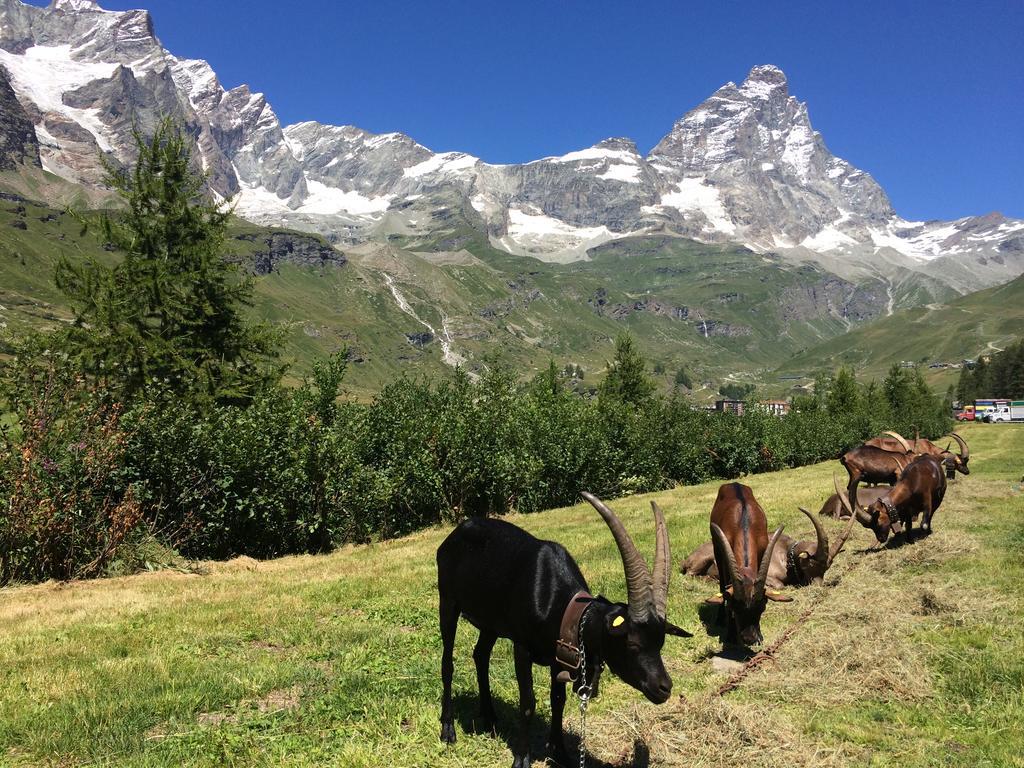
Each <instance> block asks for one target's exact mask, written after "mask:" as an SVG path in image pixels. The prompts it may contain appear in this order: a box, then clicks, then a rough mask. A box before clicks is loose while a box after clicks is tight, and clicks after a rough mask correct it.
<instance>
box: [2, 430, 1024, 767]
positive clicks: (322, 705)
mask: <svg viewBox="0 0 1024 768" xmlns="http://www.w3.org/2000/svg"><path fill="white" fill-rule="evenodd" d="M966 437H967V439H968V440H969V441H970V442H971V446H972V462H971V464H972V474H971V475H970V477H968V478H966V479H962V480H961V481H959V482H958V483H957V484H955V485H954V486H952V487H951V488H950V491H949V494H948V496H947V499H946V501H945V503H944V504H943V506H942V508H941V509H940V510H939V512H938V513H937V514H936V518H935V529H936V532H935V534H933V535H932V536H930V537H928V538H926V539H924V540H923V541H921V542H919V543H916V544H914V545H912V546H909V547H899V548H890V549H885V550H881V551H866V548H867V547H869V546H870V545H871V544H872V542H873V538H872V537H871V535H870V534H869V533H868V532H867V531H864V530H862V529H859V528H858V529H857V530H856V533H855V537H854V539H853V540H852V541H851V544H850V546H849V547H848V551H847V552H846V553H844V554H843V555H842V556H841V558H840V560H839V561H837V565H836V568H835V570H834V572H833V574H832V576H831V578H830V579H828V580H827V582H828V583H827V584H826V586H825V587H821V588H810V589H806V590H801V591H800V592H799V593H798V594H797V595H796V601H795V602H793V603H790V604H772V605H770V606H769V608H768V610H767V612H766V615H765V621H764V622H763V628H764V630H765V636H766V642H767V643H770V642H771V641H772V640H773V639H774V638H775V637H777V636H778V635H779V634H780V633H781V632H782V631H784V630H785V628H786V627H788V626H789V625H790V624H791V623H792V622H794V621H795V620H796V619H797V617H798V616H799V615H800V614H801V613H803V611H804V610H805V609H806V608H807V607H808V606H809V605H811V604H814V605H815V606H816V607H815V611H814V613H813V614H812V616H811V618H810V619H809V620H808V621H807V623H806V624H805V625H803V626H802V627H801V628H800V629H799V630H798V631H797V632H796V633H795V634H794V636H793V638H792V639H791V640H790V641H789V642H788V643H787V644H786V645H785V646H784V647H783V649H782V650H781V651H780V653H779V655H778V657H777V658H776V659H775V660H774V661H773V662H772V663H769V664H767V665H765V666H763V667H762V668H760V669H759V670H758V671H756V672H754V673H752V674H751V676H750V677H749V678H747V680H746V681H745V682H744V683H743V685H742V686H741V687H740V688H739V689H738V690H737V691H734V692H733V693H730V694H728V695H727V696H725V697H724V698H718V697H715V696H714V695H713V692H714V691H715V690H716V689H717V688H718V686H719V685H720V683H721V682H722V679H723V678H722V677H721V676H720V675H719V674H717V673H715V672H714V671H713V670H712V668H711V664H710V662H709V656H710V655H711V654H712V653H713V652H714V651H715V650H717V648H718V641H717V640H716V639H715V638H712V637H709V636H708V635H707V634H706V633H705V632H704V631H703V630H702V628H701V625H700V619H699V607H700V604H701V601H702V599H703V598H704V597H705V596H707V595H708V594H709V591H710V589H709V584H708V583H707V582H702V581H696V580H691V579H688V578H686V577H682V576H680V575H679V574H678V573H677V572H676V573H674V574H673V581H672V586H671V589H670V595H669V598H670V599H669V616H670V617H671V618H672V619H673V620H674V621H675V622H676V623H679V624H680V625H682V626H684V627H688V628H690V629H692V630H695V631H696V634H697V636H696V637H695V638H694V639H693V640H678V639H673V638H669V639H668V641H667V644H666V647H665V657H666V663H667V666H668V668H669V671H670V672H671V674H672V675H673V678H674V680H675V691H674V695H673V698H672V700H670V702H669V703H667V704H665V705H663V706H662V707H655V706H653V705H651V704H648V703H646V702H645V701H643V700H642V699H641V697H640V696H639V695H638V694H636V692H634V691H632V689H629V688H628V687H627V686H625V685H624V684H622V683H621V682H619V681H617V680H614V678H612V677H611V676H610V675H609V676H608V678H607V679H606V680H605V684H604V685H602V696H601V698H600V699H599V700H598V701H596V702H595V703H594V704H593V705H592V707H591V710H590V716H589V728H588V734H587V737H588V745H589V750H590V753H591V757H592V759H593V761H594V762H592V763H591V764H592V765H593V764H597V765H600V764H601V763H602V762H603V763H604V764H607V765H646V764H650V765H680V766H682V765H687V766H690V765H720V764H726V763H728V764H732V763H734V762H736V761H737V760H754V761H756V762H757V764H759V765H778V766H783V765H785V766H794V765H797V766H798V765H810V764H815V765H850V764H856V765H864V764H870V765H886V766H887V765H893V766H896V765H900V766H930V765H964V766H967V765H970V766H978V765H991V766H1003V765H1019V764H1021V762H1020V761H1021V758H1020V755H1021V754H1024V737H1022V736H1021V734H1020V733H1019V731H1018V730H1017V729H1016V728H1015V724H1016V723H1019V722H1020V721H1021V719H1022V717H1024V632H1022V630H1024V603H1022V600H1021V598H1020V590H1019V585H1020V583H1021V578H1022V577H1024V565H1022V562H1021V559H1020V556H1019V552H1020V547H1021V545H1022V544H1024V518H1022V514H1024V498H1022V494H1021V490H1020V479H1021V473H1022V471H1024V467H1022V465H1021V459H1020V457H1021V455H1024V429H1022V428H1019V427H1016V426H1005V427H1004V426H995V427H986V426H984V425H978V426H973V427H969V428H968V429H967V430H966ZM836 468H838V465H835V464H834V463H832V462H830V463H825V464H820V465H816V466H812V467H805V468H801V469H796V470H788V471H783V472H776V473H770V474H764V475H757V476H754V477H751V478H749V479H748V482H749V483H750V484H751V485H752V487H753V488H754V490H755V493H756V494H757V496H758V498H759V499H760V500H761V502H762V504H763V505H764V507H765V508H766V510H768V514H769V522H770V523H772V524H774V523H775V522H776V521H780V522H785V523H786V525H787V529H788V530H792V531H801V532H804V535H809V534H810V532H809V531H805V529H808V528H809V526H808V525H807V524H806V519H804V518H803V517H802V515H800V514H799V512H797V509H796V507H797V505H804V506H808V507H812V508H815V509H816V508H817V507H816V505H817V504H820V502H821V501H823V500H824V498H825V496H826V495H827V493H828V489H829V485H830V482H831V474H832V472H833V470H834V469H836ZM717 485H718V484H717V482H716V483H707V484H704V485H698V486H692V487H685V488H678V489H675V490H671V491H665V492H661V493H656V494H650V495H647V496H633V497H628V498H625V499H620V500H618V501H617V502H615V503H614V504H613V507H614V508H615V509H616V511H617V512H618V513H619V515H620V516H621V517H622V518H623V520H624V522H625V524H626V525H627V527H628V528H629V530H630V531H631V532H632V533H633V535H634V538H635V539H636V540H637V544H638V546H639V547H640V548H641V551H643V552H645V553H646V554H648V555H650V553H651V552H652V549H653V525H652V521H651V519H650V510H649V504H648V500H649V499H650V498H655V499H657V500H658V502H659V503H660V504H661V505H662V507H663V508H664V509H665V510H666V511H667V513H668V515H669V528H670V537H671V542H672V547H673V559H674V561H675V562H676V563H678V562H679V560H680V559H681V558H682V557H684V556H685V555H686V554H687V553H688V552H689V551H690V549H692V548H693V547H695V546H696V545H697V544H699V543H700V542H701V541H702V540H704V538H705V537H706V536H707V528H706V526H707V514H708V511H709V510H710V507H711V503H712V501H713V498H714V495H715V493H716V490H717ZM511 519H512V520H513V521H514V522H516V523H517V524H519V525H522V526H523V527H524V528H527V529H528V530H530V531H532V532H534V533H535V534H537V535H539V536H542V537H544V538H551V539H557V540H559V541H561V542H563V543H564V544H565V545H566V546H567V547H568V548H569V550H570V551H571V552H572V553H573V554H574V556H575V557H576V559H577V561H578V562H579V563H580V565H581V567H582V570H583V572H584V574H585V575H586V576H587V578H588V580H589V582H590V586H591V588H592V591H598V592H601V593H604V594H606V595H608V596H609V597H612V598H620V599H621V598H622V596H623V595H624V591H625V590H624V587H623V582H622V572H621V563H620V561H619V559H618V555H617V553H616V550H615V546H614V543H613V542H612V540H611V537H610V535H609V534H608V532H607V529H606V528H605V527H604V525H603V523H602V522H601V521H600V519H599V518H598V517H597V516H596V515H595V514H594V513H593V511H592V510H591V509H590V508H589V507H584V506H581V505H578V506H574V507H569V508H566V509H560V510H552V511H550V512H545V513H541V514H535V515H529V516H512V517H511ZM830 530H838V525H832V528H831V529H830ZM446 534H447V530H446V529H443V528H433V529H429V530H426V531H422V532H420V533H417V534H414V535H412V536H408V537H406V538H403V539H398V540H394V541H387V542H382V543H378V544H371V545H366V546H360V547H346V548H343V549H341V550H339V551H337V552H334V553H332V554H329V555H324V556H301V557H289V558H282V559H279V560H273V561H265V562H256V561H252V560H248V559H245V558H243V559H239V560H235V561H231V562H228V563H224V564H210V565H208V566H207V568H206V570H207V572H206V573H205V574H203V575H198V574H186V573H177V572H160V573H153V574H144V575H140V576H134V577H129V578H122V579H109V580H99V581H93V582H81V583H73V584H69V585H56V584H46V585H40V586H35V587H22V588H15V589H7V590H2V591H0V763H3V762H7V763H9V764H11V765H47V764H52V765H118V766H157V765H161V766H164V765H166V766H170V765H174V766H178V765H187V766H213V765H246V766H249V765H268V766H269V765H289V766H313V765H318V766H319V765H333V766H379V765H394V766H410V767H411V766H438V767H440V766H489V765H505V764H507V763H508V762H509V761H510V760H511V757H510V753H509V751H508V748H507V746H506V744H505V742H504V740H503V739H502V738H500V737H499V738H493V737H491V736H488V735H484V734H475V733H473V723H472V720H473V716H474V715H475V712H476V688H475V681H474V675H473V671H472V660H471V650H472V645H473V643H474V642H475V634H476V633H475V631H473V629H472V627H470V626H469V625H468V624H466V623H464V622H463V623H462V625H461V626H460V630H459V636H458V644H457V649H456V677H455V691H456V711H457V716H458V724H457V727H458V731H459V741H458V743H457V744H456V745H455V746H454V747H451V748H445V747H444V746H443V745H442V744H440V742H439V741H438V720H437V718H438V702H439V692H440V689H439V678H438V667H439V648H440V639H439V634H438V630H437V626H436V625H437V619H436V610H437V593H436V584H435V579H436V574H435V565H434V551H435V549H436V547H437V545H438V543H439V542H440V541H441V539H442V538H443V537H444V536H445V535H446ZM536 679H537V683H538V685H537V693H538V701H539V702H540V717H539V718H538V722H537V724H536V733H535V735H536V740H537V748H538V752H537V753H538V754H540V746H541V744H542V740H543V732H544V729H545V727H546V722H545V712H546V710H547V704H546V702H547V696H546V694H545V692H544V683H543V680H544V675H543V674H541V673H538V674H536ZM492 684H493V688H494V694H495V698H496V701H497V704H498V712H499V718H500V720H501V727H502V729H503V730H504V731H506V732H508V731H511V729H512V728H513V727H514V717H513V712H514V704H515V701H516V689H515V682H514V674H513V671H512V664H511V653H510V649H509V646H508V643H506V642H500V643H499V644H498V646H497V648H496V652H495V659H494V662H493V664H492ZM676 694H679V695H680V696H677V695H676ZM567 722H568V725H569V727H570V728H575V727H576V725H577V723H576V719H575V717H574V716H571V715H570V716H569V717H568V718H567Z"/></svg>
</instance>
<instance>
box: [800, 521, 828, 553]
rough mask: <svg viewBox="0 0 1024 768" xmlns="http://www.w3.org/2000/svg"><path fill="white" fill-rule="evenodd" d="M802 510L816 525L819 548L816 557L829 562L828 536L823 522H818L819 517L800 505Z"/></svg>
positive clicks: (812, 523) (815, 530) (815, 533)
mask: <svg viewBox="0 0 1024 768" xmlns="http://www.w3.org/2000/svg"><path fill="white" fill-rule="evenodd" d="M799 509H800V511H801V512H803V513H804V514H805V515H807V519H808V520H810V521H811V525H813V526H814V535H815V536H817V537H818V548H817V550H816V551H815V552H814V559H815V560H820V561H822V562H825V563H827V562H828V536H826V535H825V529H824V528H822V527H821V523H819V522H818V520H817V518H815V516H814V515H812V514H811V513H810V512H808V511H807V510H806V509H804V508H803V507H799Z"/></svg>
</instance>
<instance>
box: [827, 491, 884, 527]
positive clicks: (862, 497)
mask: <svg viewBox="0 0 1024 768" xmlns="http://www.w3.org/2000/svg"><path fill="white" fill-rule="evenodd" d="M888 492H889V486H887V485H885V486H880V487H878V488H858V489H857V503H858V504H860V505H861V506H862V507H866V506H868V505H869V504H871V503H872V502H874V501H875V500H876V499H880V498H882V496H884V495H885V494H887V493H888ZM846 500H847V492H846V491H843V490H839V491H836V492H835V493H833V494H832V495H831V496H829V497H828V500H827V501H826V502H825V503H824V504H822V505H821V509H819V510H818V514H819V515H824V516H826V517H834V518H836V519H837V520H845V519H846V518H849V517H850V513H849V512H848V511H847V508H846V503H845V502H846Z"/></svg>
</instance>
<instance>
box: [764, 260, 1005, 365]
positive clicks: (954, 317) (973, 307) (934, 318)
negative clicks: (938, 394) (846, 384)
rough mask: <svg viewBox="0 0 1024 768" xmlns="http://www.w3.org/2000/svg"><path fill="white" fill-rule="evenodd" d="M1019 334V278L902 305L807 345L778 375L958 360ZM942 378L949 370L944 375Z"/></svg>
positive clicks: (980, 353) (977, 353)
mask: <svg viewBox="0 0 1024 768" xmlns="http://www.w3.org/2000/svg"><path fill="white" fill-rule="evenodd" d="M1021 336H1024V276H1021V277H1018V278H1017V279H1016V280H1012V281H1011V282H1009V283H1006V284H1005V285H1000V286H996V287H995V288H987V289H985V290H983V291H978V292H976V293H971V294H968V295H966V296H962V297H960V298H958V299H956V300H954V301H951V302H949V303H948V304H929V305H927V306H923V307H916V308H914V309H904V310H901V311H899V312H896V313H894V314H893V315H891V316H889V317H886V318H883V319H881V320H878V321H876V322H873V323H869V324H867V325H864V326H863V327H860V328H856V329H854V330H852V331H850V332H849V333H846V334H843V335H842V336H838V337H836V338H833V339H830V340H828V341H825V342H822V343H820V344H816V345H814V346H811V347H808V348H807V349H805V350H803V351H802V352H800V353H799V354H797V355H795V356H794V357H793V358H792V359H791V360H789V361H788V362H787V363H785V364H784V365H783V366H782V367H781V368H780V369H779V373H780V374H794V373H806V374H808V375H809V376H813V374H814V372H815V371H818V370H826V371H833V370H835V369H836V368H838V367H839V366H840V365H847V366H853V367H855V368H857V369H858V371H863V372H864V373H867V374H873V375H876V376H879V375H882V374H884V372H885V370H886V369H887V368H888V367H889V366H890V365H892V364H893V363H896V362H900V361H901V360H909V361H912V362H915V363H921V364H925V365H927V364H929V363H932V362H951V363H959V362H960V361H961V360H963V359H975V358H977V357H978V356H979V355H982V354H985V352H986V351H989V352H991V351H992V350H994V349H1001V348H1003V347H1004V346H1005V345H1006V344H1008V343H1010V342H1012V341H1015V340H1016V339H1018V338H1020V337H1021ZM945 376H946V379H952V378H953V377H955V374H951V373H946V374H945Z"/></svg>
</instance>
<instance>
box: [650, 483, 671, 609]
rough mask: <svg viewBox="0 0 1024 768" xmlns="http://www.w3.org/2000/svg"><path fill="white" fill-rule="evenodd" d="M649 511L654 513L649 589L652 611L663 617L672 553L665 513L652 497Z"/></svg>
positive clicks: (666, 600)
mask: <svg viewBox="0 0 1024 768" xmlns="http://www.w3.org/2000/svg"><path fill="white" fill-rule="evenodd" d="M651 512H653V513H654V569H653V573H652V574H651V589H652V592H653V593H654V594H653V597H654V613H655V615H657V616H658V617H659V618H662V619H664V618H665V612H666V609H667V606H668V582H669V578H670V577H671V569H672V553H671V551H670V547H669V543H668V526H666V525H665V513H664V512H662V511H661V507H659V506H658V503H657V502H656V501H654V500H653V499H651Z"/></svg>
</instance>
